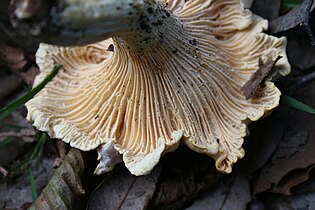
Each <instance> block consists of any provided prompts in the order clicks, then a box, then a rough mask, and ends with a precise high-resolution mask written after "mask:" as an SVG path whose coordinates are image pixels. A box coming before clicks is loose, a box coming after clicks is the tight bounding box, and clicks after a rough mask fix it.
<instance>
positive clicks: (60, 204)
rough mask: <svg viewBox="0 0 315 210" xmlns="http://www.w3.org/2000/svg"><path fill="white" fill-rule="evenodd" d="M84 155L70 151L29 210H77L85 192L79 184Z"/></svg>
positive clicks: (76, 151)
mask: <svg viewBox="0 0 315 210" xmlns="http://www.w3.org/2000/svg"><path fill="white" fill-rule="evenodd" d="M84 169H85V164H84V155H83V153H82V152H80V151H79V150H77V149H71V150H70V152H69V153H68V155H67V157H66V159H65V160H64V162H63V164H62V165H61V166H60V167H59V168H58V169H57V171H56V172H55V174H54V175H53V177H52V178H51V179H50V180H49V182H48V184H47V186H46V187H45V188H44V189H43V191H42V193H41V194H40V196H39V197H38V198H37V199H36V201H35V202H34V203H33V205H32V206H31V207H30V208H29V209H30V210H35V209H38V210H42V209H45V210H49V209H79V208H81V207H80V206H81V202H80V200H82V199H81V198H82V196H83V195H84V194H85V191H84V189H83V187H82V184H81V178H82V174H83V172H84Z"/></svg>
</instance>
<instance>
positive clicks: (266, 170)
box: [254, 82, 315, 194]
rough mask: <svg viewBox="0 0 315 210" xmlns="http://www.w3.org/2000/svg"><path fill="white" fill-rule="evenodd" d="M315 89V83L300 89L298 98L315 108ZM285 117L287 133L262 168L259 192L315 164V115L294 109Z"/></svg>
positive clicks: (255, 191)
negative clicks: (292, 172)
mask: <svg viewBox="0 0 315 210" xmlns="http://www.w3.org/2000/svg"><path fill="white" fill-rule="evenodd" d="M314 89H315V82H313V83H311V84H310V85H308V86H305V87H304V88H302V89H300V90H299V92H298V94H297V95H296V98H297V99H299V100H300V101H303V102H305V103H307V104H308V105H310V106H313V107H314V106H315V100H314V99H315V92H314ZM297 96H298V97H297ZM283 120H284V122H286V128H285V135H284V137H283V138H282V139H281V141H280V144H279V146H278V148H277V150H276V152H275V154H274V156H273V157H272V159H271V161H270V162H269V163H268V164H267V165H266V166H264V167H263V169H262V170H261V173H260V175H259V178H258V180H257V184H256V186H255V189H254V193H255V194H257V193H261V192H264V191H268V190H272V186H277V185H279V184H280V181H281V180H282V179H283V178H284V177H285V176H286V175H287V174H288V173H289V172H291V171H293V170H295V169H303V168H307V167H309V166H311V165H313V164H315V159H314V154H315V138H314V136H315V128H314V124H315V117H314V115H311V114H308V113H305V112H302V111H298V110H293V109H290V111H289V113H288V114H287V116H286V117H285V118H284V119H283ZM296 184H300V183H296ZM289 187H290V188H292V187H293V186H292V185H291V186H289Z"/></svg>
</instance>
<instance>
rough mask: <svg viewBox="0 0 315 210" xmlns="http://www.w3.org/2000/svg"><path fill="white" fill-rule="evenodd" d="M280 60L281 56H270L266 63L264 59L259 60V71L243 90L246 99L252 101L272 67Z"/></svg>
mask: <svg viewBox="0 0 315 210" xmlns="http://www.w3.org/2000/svg"><path fill="white" fill-rule="evenodd" d="M280 58H281V56H277V57H274V56H273V55H268V57H267V59H266V60H265V61H263V60H262V58H259V60H258V65H259V69H258V70H257V71H256V72H255V73H254V74H253V75H252V76H251V77H250V79H249V80H248V81H247V82H246V83H245V84H244V86H243V87H242V88H241V91H243V92H244V95H245V98H246V99H250V98H252V97H253V96H254V95H255V93H256V91H257V89H258V87H259V85H260V84H261V83H262V81H263V80H264V79H265V78H266V77H267V75H268V74H269V72H270V71H271V69H272V67H273V66H274V65H275V63H276V62H277V61H278V60H279V59H280Z"/></svg>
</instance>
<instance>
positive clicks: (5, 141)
mask: <svg viewBox="0 0 315 210" xmlns="http://www.w3.org/2000/svg"><path fill="white" fill-rule="evenodd" d="M14 140H15V137H11V136H9V137H7V138H5V139H2V140H0V148H2V147H4V146H5V145H7V144H10V143H11V142H12V141H14Z"/></svg>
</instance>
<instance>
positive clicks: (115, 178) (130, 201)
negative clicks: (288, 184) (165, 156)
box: [87, 165, 160, 210]
mask: <svg viewBox="0 0 315 210" xmlns="http://www.w3.org/2000/svg"><path fill="white" fill-rule="evenodd" d="M159 175H160V168H159V167H157V168H155V169H154V170H153V172H151V173H150V174H149V175H147V176H140V177H136V176H133V175H131V174H130V172H129V171H128V170H127V169H126V168H125V167H124V166H122V165H120V166H119V167H117V168H116V169H115V170H114V172H113V173H112V174H110V175H108V176H107V177H105V179H104V181H103V183H102V184H101V185H100V186H99V187H98V189H96V191H95V192H94V193H93V194H92V195H91V197H90V199H89V202H88V207H87V209H91V210H97V209H100V210H101V209H102V210H103V209H117V210H118V209H121V210H129V209H130V210H133V209H139V210H140V209H146V207H147V206H148V203H149V200H150V199H151V197H152V196H153V193H154V191H155V188H156V183H157V181H158V178H159Z"/></svg>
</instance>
